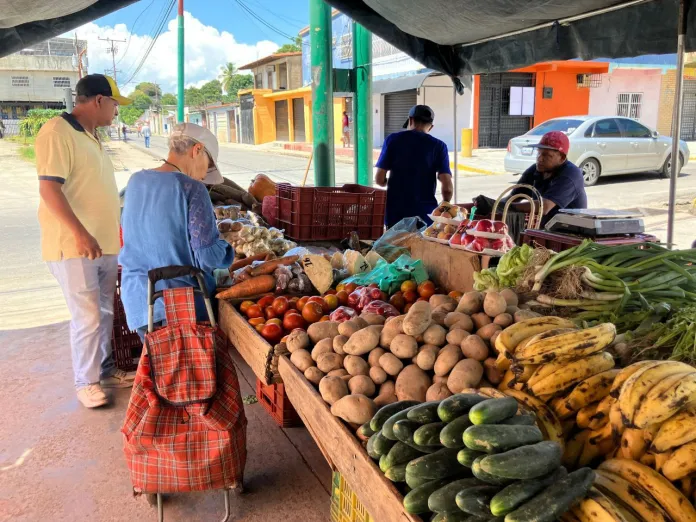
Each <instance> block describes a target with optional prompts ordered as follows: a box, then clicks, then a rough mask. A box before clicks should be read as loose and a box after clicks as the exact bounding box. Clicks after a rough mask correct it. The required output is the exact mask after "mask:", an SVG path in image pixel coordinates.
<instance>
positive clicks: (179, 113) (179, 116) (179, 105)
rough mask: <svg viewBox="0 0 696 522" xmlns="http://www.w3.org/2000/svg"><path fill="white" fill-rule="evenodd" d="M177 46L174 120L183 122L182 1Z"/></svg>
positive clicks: (181, 2)
mask: <svg viewBox="0 0 696 522" xmlns="http://www.w3.org/2000/svg"><path fill="white" fill-rule="evenodd" d="M177 18H178V22H179V27H178V37H179V38H178V40H179V42H178V46H177V65H178V78H177V91H176V120H177V122H179V123H181V122H183V121H184V0H179V13H178V16H177Z"/></svg>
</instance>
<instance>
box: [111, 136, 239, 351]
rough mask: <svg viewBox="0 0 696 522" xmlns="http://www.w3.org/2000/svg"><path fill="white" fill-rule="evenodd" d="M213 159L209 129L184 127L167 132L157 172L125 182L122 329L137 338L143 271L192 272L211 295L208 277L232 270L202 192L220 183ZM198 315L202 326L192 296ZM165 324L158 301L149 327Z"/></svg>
mask: <svg viewBox="0 0 696 522" xmlns="http://www.w3.org/2000/svg"><path fill="white" fill-rule="evenodd" d="M217 155H218V143H217V139H216V138H215V136H214V135H213V134H212V133H211V132H210V131H209V130H208V129H205V128H203V127H200V126H198V125H194V124H192V123H182V124H179V125H176V126H175V127H174V128H173V129H172V134H171V136H170V138H169V155H168V156H167V159H166V160H163V164H162V166H160V167H158V168H155V169H151V170H141V171H140V172H136V173H135V174H133V176H132V177H131V178H130V180H129V182H128V187H127V189H126V196H125V203H124V206H123V214H122V215H121V227H122V228H123V245H124V246H123V249H122V250H121V254H120V256H119V262H120V264H121V266H122V274H121V299H122V301H123V306H124V308H125V310H126V319H127V322H128V327H129V328H130V329H131V330H136V331H137V332H138V333H139V334H140V336H141V338H142V337H143V336H144V334H145V333H146V332H147V322H148V317H147V310H148V304H147V286H148V277H147V273H148V271H149V270H151V269H153V268H160V267H165V266H171V265H189V266H194V267H197V268H199V269H201V270H202V271H203V273H204V278H205V282H206V286H207V287H208V291H209V292H210V293H213V292H214V291H215V278H214V276H213V270H215V269H216V268H228V267H229V266H230V265H231V264H232V261H233V259H234V250H233V248H232V247H231V246H230V245H229V244H228V243H227V242H226V241H224V240H223V239H221V238H220V235H219V233H218V229H217V225H216V221H215V214H214V212H213V205H212V203H211V201H210V197H209V196H208V190H207V188H206V186H205V185H206V184H208V185H214V184H218V183H222V181H223V179H222V175H221V174H220V172H219V170H218V168H217ZM194 285H196V283H195V281H194V280H193V278H191V277H189V276H186V277H181V278H177V279H170V280H164V281H159V282H158V283H157V285H156V286H155V290H162V289H164V288H176V287H182V286H194ZM196 286H197V285H196ZM196 316H197V317H198V319H199V320H206V319H207V313H206V310H205V305H204V302H203V299H202V298H201V297H200V296H198V295H197V296H196ZM163 320H164V306H163V303H162V300H161V299H160V300H158V302H157V304H156V306H155V316H154V322H155V323H161V322H162V321H163Z"/></svg>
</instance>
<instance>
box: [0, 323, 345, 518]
mask: <svg viewBox="0 0 696 522" xmlns="http://www.w3.org/2000/svg"><path fill="white" fill-rule="evenodd" d="M0 346H2V350H0V395H1V396H2V397H3V404H4V405H5V407H4V408H3V411H4V412H5V415H3V419H2V422H0V441H2V442H1V443H0V476H1V477H2V481H1V482H0V522H5V521H10V520H11V521H13V522H38V521H51V522H82V521H88V520H93V521H99V522H132V521H136V520H141V521H147V520H156V516H157V515H156V511H155V510H154V509H153V508H150V507H149V506H148V504H147V501H146V499H145V498H144V497H138V498H135V497H133V494H132V487H131V482H130V475H129V472H128V468H127V467H126V462H125V458H124V456H123V449H122V448H123V440H122V435H121V433H120V429H121V425H122V423H123V418H124V415H125V410H126V407H127V405H128V398H129V394H130V390H129V389H121V390H114V391H112V392H111V393H110V395H111V399H112V405H111V406H108V407H104V408H99V409H96V410H87V409H85V408H83V407H82V406H81V405H80V404H79V403H78V402H77V399H76V397H75V392H74V389H73V385H72V370H71V364H70V351H69V348H68V325H67V323H58V324H54V325H51V326H45V327H41V328H35V329H29V330H15V331H10V332H0ZM233 353H235V355H236V352H233ZM235 363H236V365H237V368H238V369H237V375H238V376H239V381H240V386H241V390H242V395H244V396H246V395H253V394H254V387H255V378H254V376H253V374H252V372H251V370H250V369H249V368H248V366H247V365H246V364H245V363H244V361H242V360H240V359H239V358H238V357H237V358H236V359H235ZM245 412H246V416H247V419H248V421H249V425H248V429H247V448H248V458H247V465H246V472H245V485H246V488H247V492H246V493H245V494H243V495H238V494H236V493H235V494H233V495H232V502H231V505H232V514H233V515H232V520H234V521H235V522H269V521H275V520H284V521H288V522H291V521H299V520H302V521H306V522H326V521H327V520H328V519H329V504H330V492H331V470H330V469H329V466H328V465H327V463H326V461H325V460H324V458H323V456H322V455H321V452H320V451H319V449H318V448H317V446H316V444H315V443H314V441H313V440H312V438H311V437H310V435H309V433H308V432H307V430H306V429H304V428H291V429H281V428H279V427H278V426H277V425H276V424H275V422H274V421H273V420H272V419H271V417H270V416H269V415H268V414H267V413H266V411H265V410H264V409H263V407H262V406H261V405H260V404H252V405H248V406H245ZM223 513H224V504H223V496H222V494H221V493H220V492H205V493H196V494H182V495H172V496H170V497H168V498H167V500H166V501H165V520H166V521H167V522H177V521H179V522H184V521H186V522H192V521H214V520H221V519H222V515H223Z"/></svg>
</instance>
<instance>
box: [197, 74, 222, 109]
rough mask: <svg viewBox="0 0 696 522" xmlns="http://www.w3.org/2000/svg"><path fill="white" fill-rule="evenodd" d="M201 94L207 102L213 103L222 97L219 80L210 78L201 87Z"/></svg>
mask: <svg viewBox="0 0 696 522" xmlns="http://www.w3.org/2000/svg"><path fill="white" fill-rule="evenodd" d="M201 94H202V95H203V96H204V97H205V99H206V101H207V103H213V102H217V101H220V100H221V99H222V84H221V83H220V80H217V79H216V80H210V81H209V82H208V83H205V84H203V86H202V87H201Z"/></svg>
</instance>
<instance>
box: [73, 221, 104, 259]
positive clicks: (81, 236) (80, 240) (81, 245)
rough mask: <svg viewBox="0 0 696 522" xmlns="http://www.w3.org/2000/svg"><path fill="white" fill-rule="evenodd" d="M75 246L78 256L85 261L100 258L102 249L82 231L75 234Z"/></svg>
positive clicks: (92, 238)
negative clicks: (85, 259)
mask: <svg viewBox="0 0 696 522" xmlns="http://www.w3.org/2000/svg"><path fill="white" fill-rule="evenodd" d="M75 246H76V247H77V253H78V255H80V256H82V257H86V258H87V259H90V260H93V259H97V258H99V257H101V256H102V249H101V247H100V246H99V243H97V240H96V239H94V237H92V235H91V234H90V233H89V232H87V231H86V230H84V229H83V230H82V231H80V232H78V233H77V234H75Z"/></svg>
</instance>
